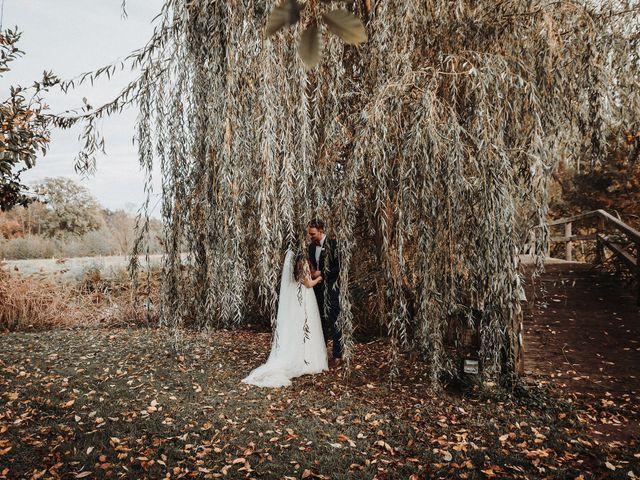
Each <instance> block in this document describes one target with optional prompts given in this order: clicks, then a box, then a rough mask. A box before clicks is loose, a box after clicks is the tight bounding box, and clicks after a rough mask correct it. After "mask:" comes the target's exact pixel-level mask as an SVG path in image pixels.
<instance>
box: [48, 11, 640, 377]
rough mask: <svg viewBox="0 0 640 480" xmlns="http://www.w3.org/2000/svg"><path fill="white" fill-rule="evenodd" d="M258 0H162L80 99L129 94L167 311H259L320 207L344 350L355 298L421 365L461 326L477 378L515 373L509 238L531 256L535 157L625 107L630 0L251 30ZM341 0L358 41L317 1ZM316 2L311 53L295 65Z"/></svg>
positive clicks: (539, 222) (577, 140)
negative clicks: (359, 28)
mask: <svg viewBox="0 0 640 480" xmlns="http://www.w3.org/2000/svg"><path fill="white" fill-rule="evenodd" d="M274 5H275V4H274V2H272V1H265V0H237V1H234V2H229V1H226V0H193V1H189V2H183V1H180V0H167V1H166V3H165V5H164V8H163V9H162V12H161V14H160V16H159V20H158V24H157V26H156V31H155V34H154V36H153V38H152V39H151V41H150V42H149V44H148V45H147V46H146V47H145V48H143V49H141V50H140V51H138V52H134V54H132V56H131V57H130V58H129V59H128V62H130V63H131V64H132V65H133V66H136V67H140V68H141V75H140V77H139V78H138V79H137V80H136V81H135V82H134V83H132V84H131V85H129V86H128V87H127V89H125V91H123V93H122V95H121V96H120V97H118V98H117V99H116V100H114V102H112V103H111V104H108V105H105V106H103V107H101V108H100V109H98V110H95V111H91V112H89V113H87V114H86V115H84V116H83V117H84V118H85V119H86V120H88V121H89V123H91V122H92V121H93V120H94V119H95V118H99V117H100V116H101V115H104V114H109V113H112V112H113V111H116V110H118V109H119V108H122V107H123V106H124V105H127V104H129V103H135V104H136V105H138V106H139V112H140V115H139V119H138V125H137V130H138V132H137V142H138V146H139V156H140V162H141V165H142V166H143V168H144V169H145V170H146V171H147V175H148V177H149V179H150V177H151V175H152V170H153V166H154V165H159V171H160V175H161V177H162V178H161V181H162V216H163V219H164V222H165V235H166V239H165V240H166V243H165V244H166V255H165V262H164V272H163V278H164V283H163V291H162V305H161V309H162V321H163V322H164V324H166V325H169V326H173V327H178V326H181V325H186V324H188V325H194V326H197V327H204V328H209V327H211V328H221V327H225V328H228V327H237V326H240V325H241V324H242V323H243V321H245V320H246V319H247V318H255V317H256V316H259V317H266V318H269V317H271V318H273V313H274V311H275V306H276V302H277V284H278V277H279V274H280V271H281V266H282V263H281V262H282V261H283V258H284V249H285V248H286V246H293V247H294V248H302V244H301V241H300V240H296V238H297V237H296V235H297V234H300V233H303V232H304V229H305V226H306V223H307V221H308V220H309V219H310V218H312V217H321V218H323V219H324V220H325V222H326V223H327V224H328V229H329V231H330V233H331V234H332V235H333V236H335V237H336V238H337V239H338V241H339V245H340V247H339V248H340V256H341V265H342V268H341V273H340V281H341V285H342V288H341V292H340V295H341V298H340V301H341V306H342V311H341V314H340V317H339V325H340V327H341V329H342V334H343V338H344V343H345V355H346V358H347V359H349V358H350V355H351V352H352V347H353V338H354V332H355V331H356V329H357V328H359V326H360V325H361V324H362V323H363V322H369V321H370V320H369V318H363V315H362V312H367V317H373V318H375V319H376V321H377V322H379V324H380V325H381V328H382V329H383V330H384V332H385V333H386V334H387V335H388V337H389V339H390V344H391V347H392V348H391V349H390V350H391V352H392V353H391V355H392V356H395V355H397V354H398V353H399V352H402V351H408V350H412V351H417V352H419V353H420V354H421V355H422V356H423V357H424V359H425V360H428V362H429V365H430V368H431V378H432V381H433V383H434V384H435V385H437V384H438V383H439V381H440V380H441V379H442V378H443V376H444V375H446V374H447V373H452V372H454V371H455V369H456V367H457V365H456V361H457V360H456V358H455V355H454V354H453V353H452V352H451V350H450V349H449V348H448V346H449V345H450V343H451V342H450V340H451V332H454V337H455V332H459V331H461V330H464V329H468V328H473V329H475V330H476V331H477V332H478V335H479V356H480V359H481V362H482V365H483V372H484V375H485V377H486V378H498V377H500V376H501V375H504V374H512V373H514V372H515V371H516V370H517V368H518V364H519V362H520V360H521V358H520V357H521V352H522V350H521V346H522V336H521V335H522V312H521V308H520V291H521V277H520V270H519V260H518V255H519V254H520V253H521V252H522V248H523V245H524V244H525V242H527V241H530V240H531V239H533V240H532V241H533V250H534V252H535V254H536V256H537V258H538V261H539V262H541V261H542V258H543V253H544V251H545V247H546V243H547V227H546V216H547V184H548V180H549V178H550V174H551V173H552V172H553V170H554V168H555V166H556V164H557V163H558V162H559V161H571V162H587V163H591V162H597V161H598V160H599V159H600V158H601V157H602V155H603V152H604V151H606V150H607V149H608V148H610V145H608V143H607V139H609V140H610V139H611V138H615V135H611V134H612V132H613V133H614V134H615V132H618V131H622V130H624V129H625V128H628V127H629V125H631V124H633V123H634V122H637V120H638V119H637V118H634V115H635V114H637V112H638V111H640V97H639V90H638V83H639V81H638V60H639V58H638V57H639V53H640V51H639V38H640V29H639V27H638V22H637V15H638V13H639V12H640V7H639V2H637V1H615V2H598V3H595V2H585V1H579V0H567V1H557V2H546V1H540V0H509V1H499V2H495V1H485V0H451V1H439V0H432V1H425V0H384V1H377V0H357V1H351V2H328V1H322V2H319V1H318V0H308V1H307V2H306V4H303V6H304V7H305V8H303V9H302V10H301V11H300V16H299V20H298V21H297V22H295V23H294V22H292V23H294V24H293V26H292V27H291V28H288V29H283V30H281V31H280V32H279V33H277V34H276V35H274V36H272V37H270V38H269V39H265V35H264V30H265V25H266V19H267V16H268V14H269V12H270V11H271V10H272V8H273V7H274ZM340 7H342V8H347V9H349V10H350V11H351V12H353V13H354V14H355V15H356V16H357V17H358V18H360V19H362V21H363V23H364V25H365V28H366V34H367V37H368V41H367V42H366V43H364V44H363V45H360V46H358V47H354V46H349V45H346V44H345V43H344V42H342V41H341V39H340V38H338V37H337V36H335V35H332V34H330V33H329V32H328V31H326V26H325V25H324V24H323V23H322V22H318V19H319V18H320V17H321V15H322V14H323V13H324V12H326V11H328V10H329V9H335V8H340ZM311 24H314V25H317V28H318V29H319V32H320V36H321V39H322V57H321V60H320V63H319V65H318V66H317V67H316V68H313V69H310V70H308V69H306V68H305V65H304V64H303V62H302V61H301V60H300V58H299V56H298V52H297V50H298V38H299V37H300V34H301V32H303V31H304V30H305V29H306V28H308V27H309V26H310V25H311ZM115 68H116V67H115V66H107V67H105V68H104V69H101V71H99V72H95V73H93V74H91V75H89V76H88V78H94V77H95V76H96V75H103V74H105V73H113V72H112V69H115ZM67 86H72V85H67ZM77 118H78V117H74V119H71V118H67V119H66V120H64V121H61V122H60V123H62V124H64V123H65V122H67V124H68V123H72V122H75V121H76V120H77ZM63 126H65V125H63ZM91 132H92V129H91V128H90V125H89V127H88V128H87V137H88V144H89V145H92V144H95V143H97V141H96V140H95V139H92V137H91V135H93V134H92V133H91ZM88 158H89V157H85V159H84V160H87V159H88ZM148 185H151V182H150V181H149V183H148ZM142 227H143V228H142V231H144V222H143V224H142ZM298 238H299V237H298ZM181 251H188V252H189V254H190V259H189V260H188V261H185V260H183V259H182V257H181V256H180V253H181ZM134 266H135V265H134ZM364 266H366V268H365V267H364Z"/></svg>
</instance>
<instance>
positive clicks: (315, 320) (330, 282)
mask: <svg viewBox="0 0 640 480" xmlns="http://www.w3.org/2000/svg"><path fill="white" fill-rule="evenodd" d="M307 234H308V237H309V240H310V241H311V242H310V244H309V248H308V250H307V254H306V255H296V254H295V253H294V252H293V251H292V250H291V249H289V250H287V254H286V256H285V259H284V266H283V268H282V277H281V282H280V297H279V301H278V314H277V317H276V324H275V327H274V330H273V340H272V342H271V353H270V354H269V358H268V359H267V362H266V363H265V364H263V365H261V366H259V367H258V368H256V369H255V370H253V371H252V372H251V373H250V374H249V375H248V376H247V377H246V378H245V379H243V380H242V381H243V382H244V383H248V384H250V385H257V386H259V387H284V386H288V385H291V379H292V378H294V377H299V376H300V375H305V374H313V373H319V372H322V371H323V370H327V368H328V366H329V362H328V360H327V348H326V345H327V342H328V341H329V340H332V342H333V358H332V360H331V362H332V366H335V367H338V366H340V364H341V363H342V338H341V334H340V329H339V327H338V325H337V320H338V314H339V313H340V302H339V297H340V283H339V277H340V259H339V255H338V244H337V242H336V240H335V239H332V238H329V237H328V236H327V235H326V234H325V231H324V223H323V222H322V221H321V220H318V219H316V220H312V221H311V222H309V224H308V228H307Z"/></svg>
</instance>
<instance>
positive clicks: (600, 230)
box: [596, 216, 604, 265]
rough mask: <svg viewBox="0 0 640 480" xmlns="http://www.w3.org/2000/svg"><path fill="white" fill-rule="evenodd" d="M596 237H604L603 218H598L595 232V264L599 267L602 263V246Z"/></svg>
mask: <svg viewBox="0 0 640 480" xmlns="http://www.w3.org/2000/svg"><path fill="white" fill-rule="evenodd" d="M598 235H604V218H602V217H600V216H598V226H597V230H596V262H598V264H599V265H602V264H603V263H604V245H602V242H601V241H600V240H598Z"/></svg>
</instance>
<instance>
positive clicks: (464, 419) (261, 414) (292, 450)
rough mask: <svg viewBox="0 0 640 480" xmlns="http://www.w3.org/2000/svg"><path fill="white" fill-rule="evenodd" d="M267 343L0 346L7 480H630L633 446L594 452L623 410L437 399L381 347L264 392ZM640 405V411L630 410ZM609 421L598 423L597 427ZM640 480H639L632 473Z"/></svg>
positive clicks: (365, 348) (94, 338) (159, 338)
mask: <svg viewBox="0 0 640 480" xmlns="http://www.w3.org/2000/svg"><path fill="white" fill-rule="evenodd" d="M269 341H270V336H269V335H268V334H265V333H253V332H247V331H240V332H212V333H210V334H205V333H192V332H184V333H182V334H181V338H180V343H181V345H182V346H183V347H182V352H183V353H182V354H181V355H179V356H177V355H175V354H173V353H172V352H171V351H170V350H169V347H168V341H167V332H165V331H162V330H157V329H118V330H116V329H103V330H100V329H98V330H89V329H83V330H52V331H43V332H37V333H7V334H2V342H1V343H0V478H63V477H64V478H103V477H108V478H222V477H224V478H367V479H372V478H380V479H382V478H404V479H409V478H411V479H422V478H425V479H426V478H468V479H474V478H567V479H576V478H585V479H587V478H626V479H628V478H633V477H632V475H640V469H638V462H639V461H640V458H638V457H640V453H639V452H640V447H639V446H638V443H637V442H636V441H635V440H632V441H628V440H625V441H615V440H612V439H608V440H605V439H599V438H598V435H594V434H593V426H594V424H600V423H607V422H615V421H619V419H620V418H624V415H625V411H626V410H625V409H626V408H628V407H627V405H626V404H623V403H621V402H618V401H617V399H612V400H608V401H606V402H605V401H603V402H600V403H593V404H586V403H584V402H583V401H582V400H580V399H579V397H576V396H574V395H572V394H570V393H568V392H564V393H563V392H557V391H554V390H552V389H550V388H549V387H548V385H543V384H540V383H538V384H536V383H535V382H534V381H533V380H529V385H528V386H527V387H526V388H524V389H522V390H521V391H519V392H518V394H517V395H516V394H513V395H508V394H506V393H504V392H499V391H493V392H491V391H479V390H476V391H472V392H467V393H466V394H465V395H461V394H459V393H456V392H454V391H449V390H445V391H444V392H437V393H434V392H432V391H431V390H430V389H429V388H428V385H427V382H426V378H427V376H426V374H427V372H426V369H425V367H424V365H422V364H420V363H417V364H416V362H415V361H412V360H411V359H409V358H408V357H406V358H404V357H403V358H401V360H400V362H401V365H400V372H401V373H400V376H399V378H398V379H397V381H395V382H394V383H390V382H389V377H388V366H387V364H386V362H387V357H388V355H387V346H386V345H385V344H384V342H381V341H380V342H372V343H369V344H358V345H356V352H355V355H354V362H353V369H352V371H351V374H350V375H348V376H346V375H345V374H344V371H337V372H336V371H331V372H326V373H324V374H320V375H315V376H305V377H302V378H299V379H296V380H294V384H293V386H292V387H289V388H284V389H271V390H265V389H259V388H257V387H251V386H247V385H244V384H242V383H240V380H241V379H242V378H243V377H244V376H245V375H246V374H247V373H248V372H249V371H250V370H251V369H252V368H253V367H255V366H257V365H259V364H260V363H262V362H263V361H264V360H265V357H266V355H267V353H268V349H269ZM635 401H637V399H636V400H634V402H635ZM603 419H604V421H603ZM629 472H632V473H629Z"/></svg>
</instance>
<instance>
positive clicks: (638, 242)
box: [549, 210, 640, 305]
mask: <svg viewBox="0 0 640 480" xmlns="http://www.w3.org/2000/svg"><path fill="white" fill-rule="evenodd" d="M587 220H595V222H596V225H595V229H596V232H595V233H593V234H590V235H573V233H572V226H573V224H574V223H577V222H584V221H587ZM561 226H564V236H553V235H552V236H551V242H552V243H559V242H560V243H562V242H564V244H565V259H566V260H568V261H571V260H573V243H574V242H577V241H590V240H591V241H595V242H596V262H598V263H602V262H603V261H604V249H605V248H607V249H608V250H610V251H611V252H613V253H614V254H615V256H616V257H617V258H618V260H620V261H621V262H622V263H625V264H626V265H627V266H628V267H629V268H630V269H631V271H632V272H633V274H634V276H635V278H636V284H637V289H638V292H637V303H638V305H640V232H639V231H638V230H636V229H634V228H632V227H630V226H629V225H627V224H626V223H624V222H623V221H622V220H620V219H618V218H616V217H614V216H613V215H611V214H609V213H607V212H605V211H604V210H593V211H591V212H587V213H582V214H580V215H574V216H573V217H568V218H561V219H559V220H553V221H551V222H549V228H553V227H561ZM614 232H616V233H622V234H624V235H625V236H626V237H627V238H626V241H616V239H612V238H610V237H611V235H612V234H613V233H614Z"/></svg>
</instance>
